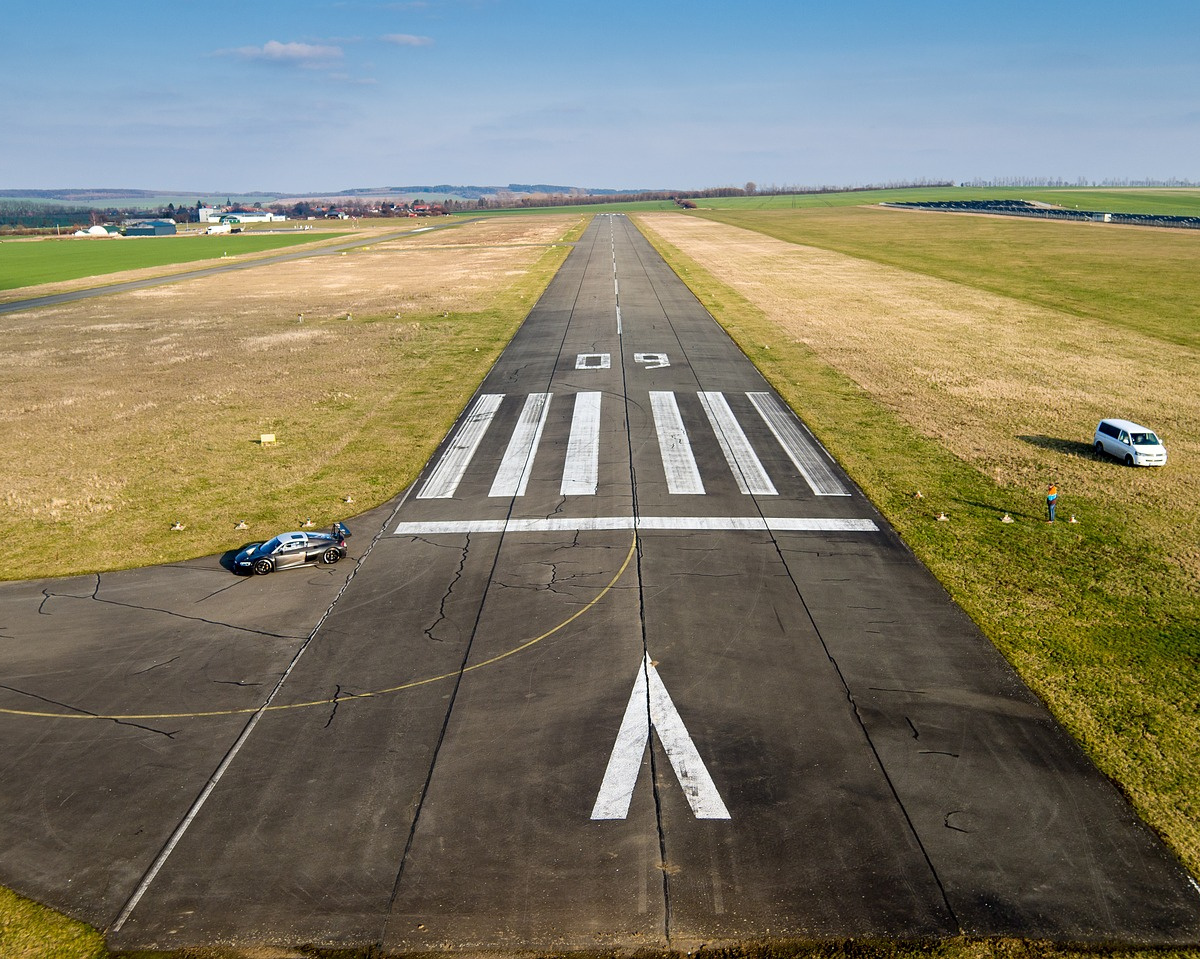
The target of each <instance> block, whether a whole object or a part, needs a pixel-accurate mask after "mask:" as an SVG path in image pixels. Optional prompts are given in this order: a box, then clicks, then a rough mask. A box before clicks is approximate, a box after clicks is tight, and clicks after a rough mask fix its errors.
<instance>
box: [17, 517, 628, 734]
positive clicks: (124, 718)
mask: <svg viewBox="0 0 1200 959" xmlns="http://www.w3.org/2000/svg"><path fill="white" fill-rule="evenodd" d="M636 553H637V534H636V533H635V534H634V537H633V542H632V543H630V544H629V552H628V553H627V554H626V555H625V562H623V563H622V564H621V568H620V569H618V570H617V572H616V575H615V576H613V578H612V579H611V580H610V581H609V583H608V585H607V586H605V587H604V588H603V589H602V590H600V592H598V593H597V594H596V595H595V596H594V597H593V598H592V599H591V600H590V601H589V602H588V604H587V605H586V606H583V607H582V608H581V609H579V610H578V611H577V612H576V613H574V614H573V615H571V616H569V617H567V618H566V619H564V620H563V621H562V622H561V623H559V624H558V625H557V626H555V627H554V628H552V629H548V630H546V632H544V633H542V634H541V635H540V636H535V637H533V639H528V640H526V641H525V642H523V643H521V644H520V645H519V646H514V647H513V648H512V649H510V650H508V651H507V652H504V653H500V654H499V655H498V656H493V657H492V658H491V659H485V660H484V661H483V662H480V663H475V664H474V665H473V666H467V667H465V668H464V669H462V670H457V669H456V670H454V671H453V672H449V673H442V674H441V675H440V676H429V677H426V678H425V679H414V680H413V681H412V682H408V683H402V684H401V685H399V686H390V687H388V688H387V689H376V690H373V691H372V692H367V693H353V694H351V695H348V696H338V697H336V698H334V699H316V700H313V701H311V702H307V703H287V704H283V705H279V706H251V707H246V708H243V709H219V710H212V711H210V712H192V713H141V714H128V715H101V714H98V713H50V712H38V711H36V710H31V709H3V708H0V714H2V715H5V716H32V717H36V718H39V719H106V720H111V721H116V722H132V721H134V720H145V719H207V718H210V717H214V716H245V715H249V714H251V713H257V712H265V713H266V712H278V711H281V710H285V709H308V708H310V707H312V706H330V705H332V704H334V703H338V704H341V703H348V702H350V701H352V700H355V699H371V698H374V697H376V696H387V695H390V694H392V693H400V692H404V691H405V690H407V689H416V688H417V687H418V686H428V685H430V684H431V683H440V682H443V681H445V680H447V679H454V678H455V677H456V676H459V675H462V674H463V673H471V672H474V671H475V670H477V669H483V668H484V667H485V666H493V665H495V664H496V663H498V662H500V661H501V660H504V659H508V658H509V657H510V656H515V655H517V653H520V652H524V651H525V650H527V649H529V648H530V647H531V646H536V645H537V644H538V643H540V642H542V640H544V639H549V638H550V637H551V636H553V635H554V634H555V633H557V632H559V631H560V630H563V629H565V628H566V627H567V626H570V625H571V623H573V622H575V620H577V619H579V617H580V616H582V615H583V614H584V613H586V612H588V611H589V610H591V609H592V608H593V607H595V605H596V604H597V603H599V602H600V600H602V599H603V598H604V597H605V596H606V595H607V594H608V592H609V591H610V590H611V589H612V588H613V587H614V586H616V585H617V583H618V582H619V581H620V579H621V577H622V576H624V575H625V571H626V570H627V569H628V568H629V564H630V563H631V562H633V557H634V555H635V554H636Z"/></svg>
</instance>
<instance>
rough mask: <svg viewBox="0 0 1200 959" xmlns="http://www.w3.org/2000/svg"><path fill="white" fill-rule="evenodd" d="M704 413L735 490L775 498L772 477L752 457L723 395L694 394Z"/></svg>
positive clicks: (749, 446) (748, 444)
mask: <svg viewBox="0 0 1200 959" xmlns="http://www.w3.org/2000/svg"><path fill="white" fill-rule="evenodd" d="M696 395H697V396H699V397H700V404H701V405H702V406H703V407H704V412H705V413H706V414H708V422H709V423H711V424H712V428H713V432H714V433H715V434H716V435H717V442H718V443H720V444H721V452H722V453H724V454H725V462H727V463H728V464H729V468H730V469H731V470H732V471H733V477H734V479H736V480H737V484H738V488H739V489H740V490H741V491H742V492H743V493H754V494H761V495H763V496H777V495H778V491H777V490H776V489H775V484H774V483H772V482H771V477H769V476H768V475H767V471H766V469H764V468H763V465H762V462H761V461H760V460H759V458H758V456H757V455H755V452H754V447H752V446H751V445H750V441H749V440H748V439H746V434H745V433H744V432H743V431H742V427H741V425H740V424H739V423H738V421H737V419H736V417H734V415H733V410H731V409H730V408H729V402H728V401H727V400H726V399H725V394H724V393H697V394H696Z"/></svg>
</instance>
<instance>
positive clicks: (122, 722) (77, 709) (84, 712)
mask: <svg viewBox="0 0 1200 959" xmlns="http://www.w3.org/2000/svg"><path fill="white" fill-rule="evenodd" d="M0 689H7V690H8V691H9V692H12V693H16V694H17V695H18V696H28V697H29V698H30V699H36V700H37V701H38V702H41V703H46V704H47V705H50V706H57V707H58V708H59V709H69V710H70V711H71V712H73V713H78V714H79V715H81V716H92V717H94V718H96V719H105V720H108V721H109V722H111V723H114V724H115V725H117V726H131V727H133V728H134V729H144V730H145V731H146V732H148V733H157V734H158V735H160V736H166V737H167V739H174V738H175V735H176V733H178V732H179V730H178V729H173V730H171V731H169V732H168V731H167V730H165V729H155V728H154V727H153V726H146V725H144V724H143V723H135V722H133V721H131V720H128V719H118V718H117V717H115V716H102V715H100V714H99V713H94V712H92V711H91V710H90V709H84V708H83V707H82V706H73V705H71V704H70V703H64V702H60V701H59V700H57V699H51V698H50V697H49V696H41V695H39V694H37V693H32V692H30V691H29V690H27V689H18V688H17V687H16V686H8V685H6V684H3V683H0Z"/></svg>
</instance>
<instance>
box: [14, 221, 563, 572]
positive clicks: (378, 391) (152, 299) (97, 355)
mask: <svg viewBox="0 0 1200 959" xmlns="http://www.w3.org/2000/svg"><path fill="white" fill-rule="evenodd" d="M580 222H581V221H580V220H579V219H578V218H574V217H562V216H560V217H527V218H525V219H523V220H493V221H489V222H487V223H469V224H463V225H462V226H460V227H456V228H454V229H451V230H444V231H438V232H436V233H426V234H422V235H420V236H415V237H409V238H405V239H400V240H394V241H390V242H386V243H379V244H376V245H373V246H368V247H362V248H359V249H357V250H355V251H353V252H350V253H347V254H345V255H338V256H329V257H318V258H313V259H306V260H302V261H291V262H285V263H278V264H275V265H272V266H271V267H270V268H269V269H267V270H264V271H257V270H247V271H239V272H237V273H233V274H228V275H223V276H218V277H208V278H203V279H195V280H189V281H187V282H185V283H179V284H170V285H167V286H159V287H154V288H150V289H146V290H141V291H138V292H134V293H125V294H118V295H114V296H108V297H102V298H99V299H95V300H90V301H83V302H79V303H72V304H69V305H65V306H60V307H57V308H53V309H42V310H37V311H30V312H28V313H15V314H12V315H10V316H8V317H6V318H5V322H4V324H3V326H2V327H0V380H3V382H4V383H5V390H4V392H3V394H2V395H0V451H3V455H4V460H5V463H6V464H7V466H6V469H5V475H4V477H3V480H0V502H3V504H4V509H3V511H0V533H2V534H3V535H4V536H5V537H6V538H8V539H11V540H12V541H14V542H16V541H19V542H20V543H21V544H22V545H21V546H19V547H16V548H14V549H9V550H6V551H5V557H4V559H3V560H2V561H0V578H3V579H15V578H29V577H38V576H57V575H66V574H71V573H79V572H85V571H88V570H105V569H113V568H123V567H131V566H141V565H145V564H147V563H158V562H170V561H174V560H179V559H183V558H186V557H190V556H199V555H205V554H209V553H216V552H222V551H224V550H226V549H229V548H231V547H232V546H235V545H240V544H241V543H242V542H244V541H245V540H246V539H249V538H253V537H254V536H255V535H256V534H261V535H262V536H263V538H266V537H267V536H268V535H271V534H273V533H275V532H278V531H279V529H278V528H279V527H288V528H292V527H295V526H297V524H299V523H301V522H303V521H304V520H305V519H308V518H311V519H313V521H314V522H316V523H318V524H319V525H325V524H327V523H328V522H330V521H331V520H333V519H335V518H343V517H345V516H346V515H347V514H349V513H357V512H359V511H361V510H364V509H368V508H370V507H371V506H373V505H376V504H378V503H381V502H384V501H386V500H388V499H390V498H391V497H392V496H394V495H395V494H396V493H397V492H398V491H400V490H402V489H404V487H405V486H407V485H408V483H409V482H411V480H412V479H413V478H414V476H415V475H416V472H417V471H418V470H419V469H420V467H421V466H422V465H423V464H424V462H425V460H426V459H427V458H428V457H429V455H430V454H431V453H432V451H433V449H434V447H435V445H436V444H437V443H438V442H439V441H440V440H441V438H442V436H444V435H445V433H446V432H447V431H448V429H449V427H450V425H451V424H452V423H453V421H454V419H455V417H457V415H458V413H459V411H460V410H461V409H462V407H463V405H465V403H466V401H467V399H468V398H469V397H470V395H471V393H472V392H473V391H474V389H475V385H476V384H477V383H478V382H479V380H480V379H482V377H483V374H484V373H485V372H486V370H487V369H488V368H489V367H490V365H491V363H492V362H493V360H494V359H495V357H496V356H497V355H498V353H499V351H500V349H501V348H502V347H503V346H504V344H505V343H507V341H508V339H509V338H510V337H511V335H512V333H513V332H514V331H515V329H516V327H517V326H518V325H519V323H520V322H521V320H522V319H523V318H524V316H525V314H526V312H527V311H528V309H529V308H530V306H531V305H532V304H533V302H534V299H535V298H536V297H537V295H538V294H539V293H540V291H541V290H542V288H543V287H544V286H545V284H546V283H547V282H548V281H549V277H550V276H551V275H552V274H553V272H554V271H555V270H556V269H557V266H558V264H559V263H560V262H561V261H562V259H563V257H564V256H565V255H566V249H565V248H564V247H562V246H559V245H555V244H556V243H557V241H558V240H559V239H560V238H561V237H562V235H563V234H564V231H567V230H569V229H572V228H573V227H574V226H575V225H576V224H578V223H580ZM301 314H302V315H303V322H300V320H299V317H300V315H301ZM263 433H274V434H275V435H276V437H277V439H278V442H277V443H276V444H275V445H274V446H261V445H259V443H258V438H259V436H260V435H261V434H263ZM347 496H349V497H352V498H353V501H354V505H353V506H347V505H346V504H345V503H344V502H343V501H344V500H345V498H346V497H347ZM239 521H245V522H246V523H248V524H249V527H250V530H249V532H248V533H242V532H238V533H234V531H233V530H234V526H235V525H236V524H237V523H238V522H239ZM176 522H178V523H182V524H183V525H184V526H186V527H187V529H186V530H184V531H182V532H175V531H172V530H171V526H172V525H173V524H174V523H176Z"/></svg>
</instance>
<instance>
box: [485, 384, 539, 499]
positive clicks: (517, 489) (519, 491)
mask: <svg viewBox="0 0 1200 959" xmlns="http://www.w3.org/2000/svg"><path fill="white" fill-rule="evenodd" d="M553 396H554V394H553V393H530V394H529V395H528V396H527V397H525V406H524V407H523V408H522V410H521V417H520V419H518V420H517V428H516V429H515V430H513V434H512V438H511V439H510V440H509V441H508V449H506V450H505V451H504V458H503V459H502V460H500V469H499V471H498V472H497V473H496V479H495V482H493V483H492V489H491V492H489V493H488V496H524V495H525V488H526V487H527V486H528V485H529V474H530V473H532V472H533V458H534V456H535V455H536V454H537V447H538V443H539V442H540V441H541V438H542V429H543V428H544V427H545V425H546V416H547V414H548V413H549V412H550V399H551V398H552V397H553Z"/></svg>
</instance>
